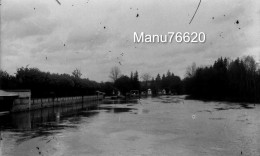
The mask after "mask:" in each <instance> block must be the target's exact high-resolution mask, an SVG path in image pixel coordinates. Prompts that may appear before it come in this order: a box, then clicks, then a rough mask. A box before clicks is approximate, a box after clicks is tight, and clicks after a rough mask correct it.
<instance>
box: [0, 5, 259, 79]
mask: <svg viewBox="0 0 260 156" xmlns="http://www.w3.org/2000/svg"><path fill="white" fill-rule="evenodd" d="M61 3H62V5H58V4H57V3H56V2H55V1H35V0H23V1H19V0H8V1H4V2H3V4H2V9H3V10H2V12H1V13H2V21H1V22H2V56H1V63H2V65H3V67H4V69H6V70H7V71H10V72H15V70H16V67H20V66H25V65H27V64H30V66H36V67H38V68H39V69H41V70H44V71H50V72H58V73H71V71H72V70H73V69H75V68H79V69H81V70H82V72H83V73H84V74H85V75H84V76H87V77H89V78H90V79H94V80H97V81H101V80H103V81H105V80H108V74H109V70H110V68H111V67H113V66H115V65H116V66H120V68H121V69H122V71H123V72H124V74H127V75H129V73H130V72H131V71H135V70H138V71H140V72H142V73H145V72H149V73H151V74H152V75H154V76H155V75H156V74H157V73H163V72H166V71H167V70H168V69H169V70H171V71H172V72H174V73H175V74H177V75H180V76H183V75H184V73H185V69H186V67H187V66H188V65H190V64H191V63H192V62H196V63H197V64H198V65H207V64H210V63H213V61H214V60H215V59H217V58H218V57H220V56H223V57H231V58H235V57H239V56H242V55H244V54H256V53H257V51H258V50H259V46H258V43H259V37H258V36H257V34H259V33H258V31H259V29H258V27H259V21H260V20H259V9H258V8H257V7H256V6H257V3H259V2H256V1H253V0H249V1H243V0H239V1H237V0H230V1H225V0H220V1H202V3H201V6H200V8H199V10H198V12H197V14H196V16H195V18H194V20H193V22H192V23H191V24H189V21H190V19H191V17H192V15H193V13H194V11H195V9H196V6H197V2H195V1H192V2H191V1H190V0H183V1H162V2H158V1H156V0H144V1H138V0H133V1H127V2H125V1H118V0H112V1H109V2H108V1H106V0H100V1H90V2H89V3H85V2H83V1H73V0H72V1H62V2H61ZM72 5H73V6H72ZM137 13H138V14H139V17H138V18H137V17H136V14H137ZM224 15H225V16H224ZM212 17H214V20H213V19H212ZM236 20H239V22H240V23H239V25H237V24H234V22H235V21H236ZM104 27H105V29H104ZM257 30H258V31H257ZM169 31H174V32H205V33H206V35H207V41H206V43H203V44H190V43H189V44H186V43H182V44H179V43H167V44H145V43H138V44H137V43H133V33H134V32H145V33H150V34H166V33H167V32H169ZM64 44H65V46H64ZM250 51H251V52H250ZM122 53H124V55H123V56H122V55H121V54H122ZM46 58H47V59H46ZM119 61H120V63H121V65H120V64H119Z"/></svg>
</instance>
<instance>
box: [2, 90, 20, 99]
mask: <svg viewBox="0 0 260 156" xmlns="http://www.w3.org/2000/svg"><path fill="white" fill-rule="evenodd" d="M6 96H18V94H17V93H14V92H6V91H3V90H0V97H6Z"/></svg>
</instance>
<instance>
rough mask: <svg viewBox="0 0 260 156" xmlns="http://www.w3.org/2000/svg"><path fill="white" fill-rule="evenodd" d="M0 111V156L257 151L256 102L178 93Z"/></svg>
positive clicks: (217, 155)
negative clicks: (207, 99) (193, 97)
mask: <svg viewBox="0 0 260 156" xmlns="http://www.w3.org/2000/svg"><path fill="white" fill-rule="evenodd" d="M96 103H97V104H98V107H95V108H91V109H90V108H87V104H79V105H76V106H73V107H63V108H48V109H42V110H36V111H32V112H23V113H16V114H7V115H1V116H0V123H1V127H0V128H1V138H0V139H1V140H0V155H1V156H2V155H3V156H11V155H15V156H16V155H17V156H18V155H19V156H28V155H29V156H35V155H39V156H40V155H44V156H74V155H75V156H77V155H79V156H85V155H94V156H96V155H97V156H110V155H112V156H121V155H122V156H125V155H126V156H135V155H136V156H137V155H142V156H146V155H147V156H152V155H155V156H157V155H165V156H167V155H169V156H172V155H176V156H233V155H234V156H238V155H246V156H259V155H260V105H257V106H254V105H253V104H244V103H228V102H204V101H198V100H184V98H183V97H181V96H169V97H168V96H161V97H155V98H141V99H137V100H132V101H118V100H115V101H103V102H96Z"/></svg>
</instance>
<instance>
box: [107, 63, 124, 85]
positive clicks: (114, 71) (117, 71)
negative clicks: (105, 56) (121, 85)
mask: <svg viewBox="0 0 260 156" xmlns="http://www.w3.org/2000/svg"><path fill="white" fill-rule="evenodd" d="M120 75H121V71H120V69H119V68H118V67H117V66H115V67H113V68H112V69H111V71H110V75H109V77H110V78H111V79H112V80H113V82H115V81H116V80H117V79H118V78H119V77H120Z"/></svg>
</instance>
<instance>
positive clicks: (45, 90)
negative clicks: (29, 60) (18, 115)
mask: <svg viewBox="0 0 260 156" xmlns="http://www.w3.org/2000/svg"><path fill="white" fill-rule="evenodd" d="M81 75H82V74H81V72H80V70H78V69H76V70H74V71H73V72H72V75H69V74H55V73H50V72H43V71H40V70H39V69H37V68H28V67H21V68H18V69H17V71H16V73H15V75H10V74H8V73H7V72H6V71H0V88H1V89H4V90H23V89H29V90H31V94H32V97H52V96H57V97H65V96H79V95H93V94H95V92H96V90H98V89H99V88H100V85H99V84H98V83H97V82H95V81H91V80H89V79H85V78H81Z"/></svg>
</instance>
